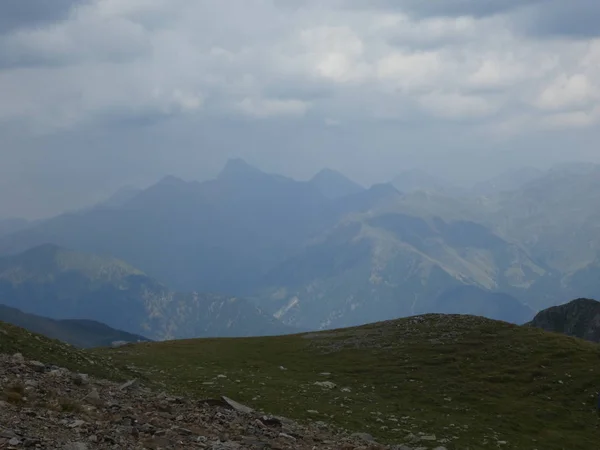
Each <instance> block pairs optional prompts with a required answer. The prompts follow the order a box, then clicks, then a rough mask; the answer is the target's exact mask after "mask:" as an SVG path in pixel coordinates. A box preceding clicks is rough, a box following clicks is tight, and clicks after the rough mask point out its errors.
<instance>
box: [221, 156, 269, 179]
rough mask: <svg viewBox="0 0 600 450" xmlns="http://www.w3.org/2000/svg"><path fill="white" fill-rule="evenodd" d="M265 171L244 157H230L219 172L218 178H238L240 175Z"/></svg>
mask: <svg viewBox="0 0 600 450" xmlns="http://www.w3.org/2000/svg"><path fill="white" fill-rule="evenodd" d="M262 173H263V172H262V171H261V170H260V169H257V168H256V167H254V166H251V165H250V164H248V163H247V162H246V161H245V160H243V159H242V158H230V159H229V160H227V163H226V164H225V167H223V170H221V173H219V177H218V178H238V177H240V176H242V177H243V176H248V175H259V174H262Z"/></svg>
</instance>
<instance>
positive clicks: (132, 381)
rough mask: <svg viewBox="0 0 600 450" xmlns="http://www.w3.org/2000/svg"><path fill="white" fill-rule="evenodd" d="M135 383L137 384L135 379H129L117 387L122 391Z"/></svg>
mask: <svg viewBox="0 0 600 450" xmlns="http://www.w3.org/2000/svg"><path fill="white" fill-rule="evenodd" d="M136 384H137V379H133V380H130V381H128V382H127V383H124V384H122V385H121V386H120V387H119V390H120V391H124V390H125V389H129V388H130V387H132V386H135V385H136Z"/></svg>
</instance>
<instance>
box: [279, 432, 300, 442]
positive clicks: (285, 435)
mask: <svg viewBox="0 0 600 450" xmlns="http://www.w3.org/2000/svg"><path fill="white" fill-rule="evenodd" d="M279 437H280V438H283V439H287V440H288V441H295V440H296V438H295V437H294V436H290V435H289V434H286V433H279Z"/></svg>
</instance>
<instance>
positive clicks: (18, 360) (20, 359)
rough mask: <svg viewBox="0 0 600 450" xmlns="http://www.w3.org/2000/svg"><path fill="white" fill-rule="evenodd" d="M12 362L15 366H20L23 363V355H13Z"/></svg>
mask: <svg viewBox="0 0 600 450" xmlns="http://www.w3.org/2000/svg"><path fill="white" fill-rule="evenodd" d="M11 359H12V362H13V363H15V364H22V363H24V362H25V358H24V357H23V355H22V354H21V353H15V354H14V355H12V358H11Z"/></svg>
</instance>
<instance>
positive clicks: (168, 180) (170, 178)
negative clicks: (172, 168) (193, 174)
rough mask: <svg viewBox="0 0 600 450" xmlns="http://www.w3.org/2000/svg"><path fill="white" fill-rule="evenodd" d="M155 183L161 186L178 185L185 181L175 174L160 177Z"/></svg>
mask: <svg viewBox="0 0 600 450" xmlns="http://www.w3.org/2000/svg"><path fill="white" fill-rule="evenodd" d="M156 184H157V185H162V186H178V185H181V184H185V181H184V180H182V179H181V178H178V177H176V176H175V175H167V176H165V177H163V178H161V180H160V181H159V182H158V183H156Z"/></svg>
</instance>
